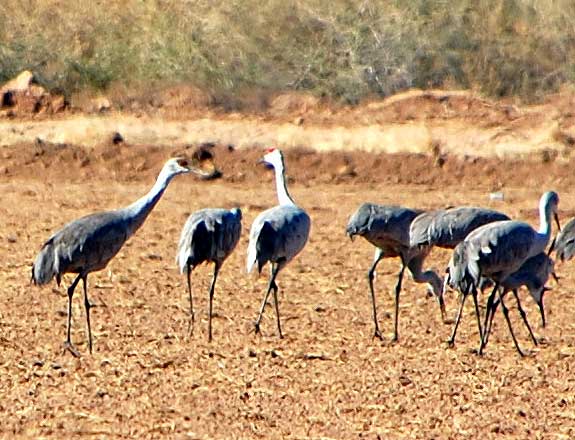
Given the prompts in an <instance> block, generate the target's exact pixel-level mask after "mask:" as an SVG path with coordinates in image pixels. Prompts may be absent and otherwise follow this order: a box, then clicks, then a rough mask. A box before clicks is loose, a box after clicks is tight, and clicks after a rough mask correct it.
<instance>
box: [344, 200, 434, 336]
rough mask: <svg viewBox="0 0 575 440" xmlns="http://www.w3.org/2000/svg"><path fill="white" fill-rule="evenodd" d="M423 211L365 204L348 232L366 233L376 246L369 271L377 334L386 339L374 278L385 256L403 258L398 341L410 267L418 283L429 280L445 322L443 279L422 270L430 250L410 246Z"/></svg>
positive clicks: (395, 323)
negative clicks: (404, 286) (411, 228)
mask: <svg viewBox="0 0 575 440" xmlns="http://www.w3.org/2000/svg"><path fill="white" fill-rule="evenodd" d="M420 213H421V211H418V210H413V209H409V208H403V207H400V206H385V205H375V204H373V203H364V204H363V205H361V206H360V207H359V208H358V210H357V211H356V212H355V213H354V214H353V215H352V216H351V217H350V219H349V222H348V224H347V228H346V232H347V234H348V235H349V237H350V238H352V239H353V237H354V236H355V235H359V236H362V237H363V238H365V239H366V240H367V241H369V242H370V243H371V244H373V245H374V246H375V248H376V249H375V255H374V258H373V263H372V265H371V268H370V269H369V271H368V273H367V278H368V283H369V291H370V293H371V302H372V308H373V322H374V325H375V330H374V337H377V338H379V339H383V337H382V334H381V331H380V330H379V325H378V322H377V309H376V305H375V293H374V289H373V279H374V277H375V269H376V267H377V264H378V263H379V261H380V260H381V259H382V258H393V257H399V258H400V259H401V269H400V271H399V274H398V279H397V285H396V286H395V319H394V332H393V340H394V341H397V340H398V316H399V294H400V292H401V283H402V280H403V273H404V271H405V268H406V267H407V268H408V269H409V271H410V272H411V274H412V276H413V280H414V281H415V282H416V283H428V284H429V285H430V286H431V289H432V292H433V294H434V295H435V297H436V298H437V300H438V302H439V306H440V309H441V317H442V319H443V320H444V321H445V305H444V303H443V295H442V284H441V278H440V277H439V276H438V275H437V274H436V273H435V272H433V271H431V270H428V271H426V272H423V271H422V268H423V263H424V261H425V258H426V257H427V254H428V253H429V250H428V249H427V248H421V249H418V248H413V247H410V246H409V226H410V224H411V222H412V221H413V219H414V218H416V217H417V216H418V215H419V214H420Z"/></svg>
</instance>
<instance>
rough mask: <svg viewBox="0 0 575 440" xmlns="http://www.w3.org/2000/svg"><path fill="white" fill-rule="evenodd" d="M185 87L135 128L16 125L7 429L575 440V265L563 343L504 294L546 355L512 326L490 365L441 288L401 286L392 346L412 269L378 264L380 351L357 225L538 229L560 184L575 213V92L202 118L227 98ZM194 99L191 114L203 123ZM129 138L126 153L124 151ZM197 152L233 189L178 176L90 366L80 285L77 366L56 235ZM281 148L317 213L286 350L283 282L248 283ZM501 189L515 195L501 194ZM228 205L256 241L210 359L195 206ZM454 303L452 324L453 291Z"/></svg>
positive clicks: (105, 310)
mask: <svg viewBox="0 0 575 440" xmlns="http://www.w3.org/2000/svg"><path fill="white" fill-rule="evenodd" d="M186 93H187V94H186ZM186 93H183V92H182V93H181V94H180V93H179V92H178V91H177V90H173V89H170V90H168V91H167V92H166V94H167V95H165V96H159V97H158V102H162V103H163V104H162V106H161V108H158V109H155V110H154V109H152V111H151V112H150V109H146V112H143V113H142V114H138V113H137V112H136V113H135V114H131V115H126V114H116V113H111V114H109V115H107V116H86V115H84V114H76V113H70V112H67V113H64V114H63V115H61V116H58V117H48V116H46V115H32V116H31V117H29V118H28V119H25V120H24V119H3V120H0V146H1V147H0V159H1V162H0V190H1V193H2V202H3V203H2V204H1V205H0V255H1V257H2V263H1V265H2V271H0V413H1V414H2V417H1V418H0V436H1V437H5V438H70V437H86V436H90V437H95V438H109V437H126V438H158V437H166V438H346V439H347V438H370V439H377V438H381V439H384V438H385V439H394V438H418V439H430V438H449V439H455V438H488V439H491V438H517V439H523V438H539V439H562V438H565V439H567V438H574V437H575V411H574V409H573V408H574V406H575V379H574V377H575V376H574V374H573V373H574V371H575V320H574V319H573V316H575V297H574V295H575V294H574V293H573V291H572V289H571V287H570V286H572V285H573V282H574V281H575V272H574V271H573V270H572V264H571V263H565V264H560V265H558V267H557V268H556V271H557V273H558V274H559V276H560V277H561V280H560V284H559V285H555V283H554V282H551V286H552V287H553V290H552V291H551V292H550V293H548V294H547V296H546V298H545V303H546V309H547V313H548V323H549V325H548V327H547V328H545V329H544V328H541V326H540V324H539V319H538V311H537V308H536V307H535V306H534V305H533V304H532V301H531V300H530V299H528V298H526V299H525V301H523V303H524V306H525V307H526V308H527V312H528V314H529V318H530V321H531V323H532V325H533V327H534V330H535V332H536V333H537V335H538V336H539V337H540V344H539V346H538V347H533V345H532V344H531V341H530V340H529V338H528V335H527V332H526V331H525V329H524V328H523V325H522V323H521V322H520V319H519V317H518V313H517V311H516V309H515V306H514V304H513V300H512V299H509V300H508V301H507V302H508V305H509V306H510V309H511V317H512V321H513V325H514V328H515V330H516V333H517V335H518V338H519V341H520V343H521V345H522V346H523V348H524V350H526V351H527V352H528V353H529V356H527V357H526V358H524V359H521V358H519V356H518V355H517V353H516V352H515V349H514V347H513V345H512V343H511V340H510V337H509V333H508V329H507V327H506V325H505V322H504V320H503V318H502V316H501V315H500V314H498V315H497V317H496V320H495V324H494V334H493V336H492V338H491V340H490V344H489V347H488V349H487V353H486V354H485V355H484V356H483V357H478V356H477V355H476V354H474V353H473V351H472V350H473V349H474V348H475V347H477V344H478V335H477V328H476V323H475V320H474V319H473V317H472V307H471V304H468V308H466V310H465V315H464V319H463V322H462V325H461V327H460V333H459V338H458V343H457V345H456V347H455V348H454V349H449V348H447V346H446V344H445V341H446V339H447V338H448V336H449V334H450V331H451V328H450V327H449V326H445V325H444V324H442V323H441V320H440V316H439V310H438V307H437V305H436V304H435V303H434V302H433V300H432V299H430V298H428V297H427V296H426V292H425V287H424V286H422V285H416V284H414V283H413V282H412V281H410V280H408V279H406V280H405V281H404V290H403V293H402V297H401V312H400V341H399V343H397V344H392V343H391V342H390V338H391V329H392V322H393V320H392V313H391V312H392V310H393V297H392V289H393V286H394V283H395V277H396V274H397V270H398V269H399V262H398V261H393V262H392V261H387V260H384V261H383V262H382V263H381V264H380V266H379V272H378V277H377V280H376V288H377V303H378V307H379V320H380V326H381V328H382V329H383V331H384V332H385V341H384V342H380V341H377V340H374V339H373V338H372V334H373V323H372V319H371V305H370V302H369V296H368V292H367V280H366V276H365V274H366V271H367V269H368V267H369V265H370V263H371V258H372V254H373V248H372V247H371V246H370V245H369V244H368V243H366V242H365V241H363V240H356V241H354V242H353V243H352V242H350V241H349V240H348V239H347V238H346V237H345V234H344V230H345V225H346V222H347V219H348V217H349V215H350V214H351V213H352V212H353V211H354V210H355V209H356V208H357V206H358V205H359V204H360V203H362V202H365V201H373V202H376V203H382V204H397V205H405V206H411V207H420V208H439V207H445V206H450V205H462V204H467V205H482V206H490V207H492V208H496V209H500V210H502V211H505V212H506V213H508V214H509V215H511V216H512V217H514V218H521V219H524V220H526V221H529V222H531V223H532V224H535V223H536V222H537V211H536V207H537V202H538V198H539V196H540V194H541V192H542V191H544V190H546V189H555V190H557V191H559V193H560V197H561V202H560V214H561V217H562V219H563V221H566V220H567V219H568V218H569V217H571V216H573V215H575V196H572V195H571V194H572V191H571V188H572V187H573V186H574V185H575V177H574V173H573V171H572V170H573V166H572V159H571V150H572V147H573V145H574V144H575V141H574V140H573V139H575V137H574V136H573V127H574V126H575V124H574V119H573V116H572V115H571V113H570V111H571V110H570V109H571V108H572V102H573V98H572V96H573V95H572V94H569V93H566V94H561V95H558V96H556V97H552V98H550V100H549V102H546V103H544V104H542V105H540V106H537V107H524V108H517V107H515V106H513V105H510V104H508V103H493V102H488V101H486V100H484V99H482V98H479V97H477V96H475V95H473V94H469V93H467V92H449V93H448V92H441V91H437V92H425V93H424V92H410V93H407V94H403V95H400V96H398V97H393V98H390V99H388V100H385V101H383V102H372V103H367V104H364V105H362V106H360V107H357V108H340V107H333V106H328V105H327V104H326V103H325V102H323V101H321V100H315V99H310V98H309V97H306V96H300V95H293V96H283V97H280V98H279V99H277V98H276V100H270V103H269V105H270V107H269V108H270V111H269V112H264V113H261V112H260V113H258V112H254V113H252V114H249V115H247V116H246V115H244V114H235V113H225V114H222V113H221V112H219V111H215V110H213V109H210V110H207V111H205V110H201V109H198V108H197V106H202V105H212V101H211V97H209V96H207V95H206V96H200V97H199V98H198V97H197V95H196V94H195V92H194V91H193V90H188V91H187V92H186ZM196 98H197V99H196ZM200 98H201V99H200ZM204 99H205V101H206V102H205V103H204V104H202V103H203V102H204V101H202V100H204ZM263 101H265V100H263ZM263 101H262V102H263ZM182 102H184V103H185V105H187V106H190V105H191V104H194V105H191V106H192V107H193V108H192V110H191V112H192V113H193V114H192V113H190V114H187V113H186V111H185V109H181V108H180V107H179V106H180V105H182V104H181V103H182ZM170 103H171V104H170ZM174 103H175V104H174ZM178 103H179V104H178ZM190 103H191V104H190ZM198 103H199V104H198ZM172 104H173V105H172ZM196 104H197V106H196ZM264 104H265V103H264ZM264 104H262V105H264ZM116 132H119V133H120V134H121V135H122V136H123V137H124V139H125V142H120V143H117V144H114V143H113V142H112V138H113V135H114V133H116ZM382 139H383V140H382ZM208 141H213V142H214V143H215V144H216V145H214V146H210V145H208V144H205V143H206V142H208ZM201 144H204V145H203V146H202V148H204V149H206V150H208V151H210V152H211V153H212V154H213V156H214V158H213V163H212V165H215V167H217V168H218V169H219V170H220V171H221V172H222V177H221V178H220V179H217V180H212V181H202V180H198V179H196V178H194V177H192V176H180V177H178V178H176V179H175V180H174V181H173V183H171V185H170V188H168V190H167V191H166V193H165V195H164V197H163V199H162V200H161V201H160V203H159V204H158V206H157V207H156V209H155V210H154V212H153V213H152V214H151V215H150V217H149V219H148V220H147V222H146V224H145V225H144V226H143V227H142V229H141V230H140V231H138V233H137V234H136V236H134V237H133V238H132V239H131V240H130V241H129V242H128V243H127V244H126V245H125V246H124V248H123V249H122V251H121V252H120V253H119V254H118V255H117V256H116V258H115V259H114V260H113V261H112V262H111V263H110V264H109V266H108V267H107V268H106V269H105V270H103V271H101V272H99V273H94V274H92V275H90V279H89V284H90V297H91V299H92V302H93V303H95V304H96V307H95V308H94V309H93V313H92V331H93V333H94V337H95V352H94V354H93V355H91V356H90V355H89V354H88V350H87V346H86V343H85V341H86V334H85V331H84V319H85V318H84V310H83V307H82V300H81V296H82V295H81V291H80V290H78V292H77V294H76V297H75V300H74V321H73V339H74V341H75V343H76V344H77V346H78V348H79V349H80V351H81V353H82V356H81V357H80V358H78V359H76V358H73V357H72V356H71V355H69V354H66V353H63V352H62V342H63V340H64V338H65V321H66V303H67V296H66V291H65V288H66V287H67V286H68V285H69V283H70V281H71V277H70V276H66V277H65V279H64V283H63V284H64V285H63V286H62V287H60V288H58V287H57V286H56V285H55V283H54V284H51V285H50V286H47V287H45V288H38V287H34V286H32V285H30V284H29V279H30V267H31V263H32V261H33V259H34V257H35V255H36V253H37V252H38V250H39V249H40V247H41V245H42V243H43V242H44V240H46V239H47V238H48V237H49V236H50V234H51V233H53V232H54V231H56V230H57V229H58V228H60V227H61V226H62V225H64V224H65V223H66V222H68V221H71V220H73V219H75V218H77V217H79V216H82V215H85V214H87V213H90V212H94V211H96V210H104V209H113V208H116V207H119V206H124V205H126V204H128V203H130V202H132V201H133V200H135V199H137V198H138V197H139V196H141V195H142V194H143V193H145V192H146V191H147V190H148V188H149V187H150V186H151V184H152V182H153V181H154V179H155V177H156V175H157V173H158V171H159V170H160V168H161V166H162V164H163V162H164V161H165V160H166V159H167V158H168V157H171V156H176V155H184V156H192V155H193V154H194V153H195V152H196V151H197V148H198V147H199V146H200V145H201ZM166 145H170V146H166ZM268 145H279V146H282V147H285V156H286V163H287V168H288V170H287V172H288V176H289V180H290V189H291V192H292V194H293V196H294V198H295V199H296V200H297V201H298V202H299V204H300V205H301V206H303V207H304V208H305V209H306V210H307V211H308V212H309V214H310V216H311V217H312V232H311V237H310V240H309V243H308V245H307V246H306V248H305V250H304V251H303V252H302V254H301V255H299V256H298V257H297V258H296V259H295V260H294V261H293V262H292V263H291V264H290V265H289V266H288V267H287V268H286V269H285V270H284V271H283V272H282V273H281V274H280V276H279V279H278V284H279V286H280V303H281V305H280V307H281V313H282V322H283V330H284V333H285V336H286V337H285V339H283V340H279V339H278V338H277V336H276V328H275V316H274V313H273V308H272V307H268V308H267V309H266V313H265V316H264V321H263V323H262V331H263V335H262V336H256V335H254V334H253V331H252V330H253V324H252V322H253V319H254V318H255V316H256V313H257V310H258V307H259V304H260V301H261V299H262V295H263V290H264V288H265V285H266V277H265V276H264V275H262V276H261V277H259V278H258V277H256V276H247V275H246V274H245V255H246V247H247V235H248V230H249V226H250V224H251V222H252V221H253V219H254V218H255V216H256V215H257V214H258V213H259V212H261V211H262V210H263V209H265V208H267V207H270V206H272V205H274V204H275V191H274V187H273V180H272V176H271V174H270V172H269V171H266V170H265V169H263V168H262V167H260V166H257V165H256V160H257V159H258V158H259V157H260V156H261V154H262V148H263V146H268ZM318 151H320V152H318ZM321 151H323V152H321ZM389 152H394V153H395V154H389ZM500 157H506V158H507V160H502V159H500ZM207 165H209V164H207ZM494 191H501V192H502V193H503V195H504V200H502V201H499V200H490V197H489V194H490V193H491V192H494ZM216 206H221V207H232V206H239V207H241V208H242V211H243V215H244V221H243V225H244V231H243V234H242V239H241V242H240V244H239V245H238V248H237V250H236V251H235V252H234V254H233V255H232V256H231V257H230V258H229V260H228V261H227V262H226V263H225V265H224V267H223V269H222V272H221V274H220V278H219V280H218V285H217V287H216V296H215V312H216V315H215V318H214V341H213V342H212V343H211V344H209V343H208V342H207V319H206V313H205V310H206V306H207V289H208V286H209V281H210V276H211V270H212V269H211V267H202V268H198V269H197V270H196V271H195V272H194V275H193V284H194V295H195V297H194V300H195V306H196V324H195V328H194V334H193V335H192V336H191V337H188V336H187V326H188V298H187V292H186V286H185V280H184V277H183V276H181V275H180V274H179V273H178V271H177V268H176V264H175V262H174V258H175V250H176V244H177V241H178V238H179V233H180V230H181V227H182V226H183V224H184V222H185V220H186V218H187V215H189V213H190V212H192V211H194V210H196V209H200V208H203V207H216ZM448 258H449V253H448V252H447V251H443V250H435V251H433V253H432V254H431V255H430V257H429V259H428V261H427V265H428V266H429V267H431V268H433V269H435V270H437V271H438V273H440V274H442V272H443V270H444V267H445V265H446V263H447V260H448ZM266 275H267V272H266ZM523 294H524V295H525V293H523ZM447 301H448V311H449V313H455V310H456V306H457V299H456V298H455V295H448V296H447ZM470 302H471V301H470Z"/></svg>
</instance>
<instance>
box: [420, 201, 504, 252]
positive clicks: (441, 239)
mask: <svg viewBox="0 0 575 440" xmlns="http://www.w3.org/2000/svg"><path fill="white" fill-rule="evenodd" d="M501 220H509V217H508V216H507V215H505V214H503V213H501V212H499V211H494V210H492V209H487V208H479V207H472V206H459V207H454V208H448V209H439V210H436V211H427V212H424V213H422V214H420V215H418V216H417V217H416V218H415V219H414V220H413V221H412V222H411V226H410V228H409V243H410V246H413V247H421V246H430V247H432V246H437V247H442V248H447V249H453V248H455V246H457V245H458V244H459V243H460V242H462V241H463V240H464V239H465V237H467V236H468V235H469V233H470V232H471V231H473V230H475V229H477V228H478V227H480V226H483V225H486V224H488V223H493V222H496V221H501Z"/></svg>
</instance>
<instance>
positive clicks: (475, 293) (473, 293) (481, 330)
mask: <svg viewBox="0 0 575 440" xmlns="http://www.w3.org/2000/svg"><path fill="white" fill-rule="evenodd" d="M471 293H472V295H473V304H474V306H475V317H476V318H477V328H478V329H479V341H481V342H483V329H482V328H481V314H480V313H479V301H478V300H477V288H476V287H475V284H474V285H473V290H472V292H471Z"/></svg>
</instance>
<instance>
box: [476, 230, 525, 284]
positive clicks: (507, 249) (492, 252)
mask: <svg viewBox="0 0 575 440" xmlns="http://www.w3.org/2000/svg"><path fill="white" fill-rule="evenodd" d="M535 236H536V232H535V231H534V230H533V228H532V227H531V226H530V225H528V224H527V223H523V222H518V221H509V220H508V221H499V222H494V223H489V224H487V225H484V226H481V227H479V228H477V229H476V230H475V231H473V232H472V233H471V234H469V236H468V237H467V238H466V239H465V243H466V247H467V259H468V270H469V272H470V274H471V275H472V276H473V278H474V279H476V280H478V279H479V277H480V276H486V277H489V278H492V279H494V280H495V281H502V280H503V279H502V278H501V277H504V276H507V275H509V274H511V273H513V272H515V271H517V270H518V269H519V268H520V267H521V265H522V264H523V263H524V262H525V261H526V260H527V258H529V257H530V252H531V248H532V245H533V243H534V241H535V239H536V237H535Z"/></svg>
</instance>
